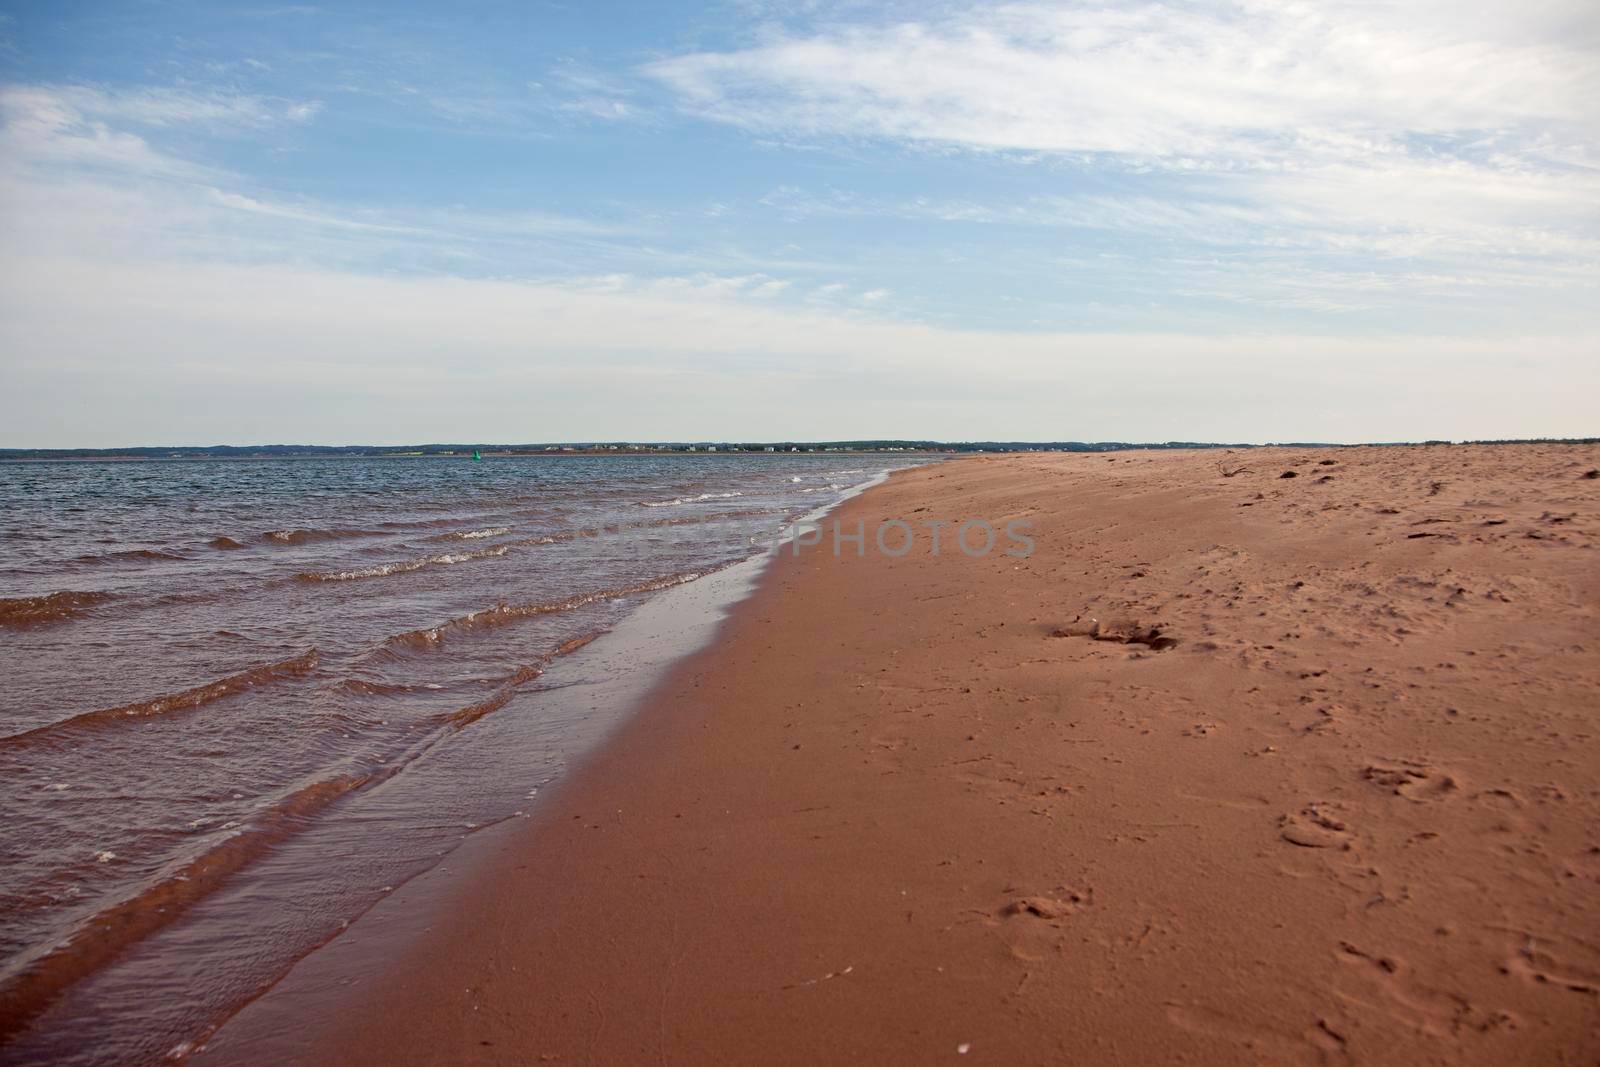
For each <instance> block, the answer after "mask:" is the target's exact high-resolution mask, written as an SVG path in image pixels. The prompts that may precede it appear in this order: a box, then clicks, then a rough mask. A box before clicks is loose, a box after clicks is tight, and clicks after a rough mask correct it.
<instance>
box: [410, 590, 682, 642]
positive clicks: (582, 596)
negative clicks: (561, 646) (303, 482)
mask: <svg viewBox="0 0 1600 1067" xmlns="http://www.w3.org/2000/svg"><path fill="white" fill-rule="evenodd" d="M701 573H702V572H700V571H683V572H680V573H677V574H665V575H661V576H660V577H657V578H649V579H646V580H645V581H642V582H635V583H633V584H632V585H625V586H617V587H614V588H610V589H597V590H595V591H594V592H591V593H576V594H574V595H572V596H569V597H564V598H562V599H561V600H546V601H539V602H535V603H531V604H496V605H494V606H493V607H488V608H484V609H482V610H481V611H474V612H472V613H471V614H468V615H462V616H459V617H457V618H454V619H450V620H449V621H447V622H442V623H440V624H439V625H437V626H430V627H428V628H427V629H425V630H410V631H407V632H406V633H402V634H395V635H394V636H393V637H390V638H387V639H386V640H385V641H384V642H383V645H384V647H386V648H389V649H391V650H393V649H407V648H432V647H434V646H435V645H437V644H438V643H439V642H440V641H442V640H444V638H445V637H446V636H447V635H449V634H462V633H471V632H472V631H474V630H481V629H490V628H493V627H496V626H504V625H506V624H507V623H512V622H516V621H518V620H520V619H530V618H535V617H537V616H540V615H554V614H556V613H558V612H563V611H573V610H576V609H577V608H581V607H584V606H586V605H589V604H598V603H600V602H601V601H605V600H615V599H617V598H618V597H623V596H633V595H636V594H638V593H653V592H657V591H658V590H662V589H670V588H671V587H672V586H675V585H683V584H684V583H685V582H692V581H694V580H695V579H696V578H698V577H700V575H701ZM585 643H587V642H585ZM575 647H576V646H575Z"/></svg>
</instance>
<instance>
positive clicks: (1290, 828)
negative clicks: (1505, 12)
mask: <svg viewBox="0 0 1600 1067" xmlns="http://www.w3.org/2000/svg"><path fill="white" fill-rule="evenodd" d="M1237 467H1245V468H1247V469H1246V470H1243V471H1239V472H1237V473H1232V474H1231V475H1230V476H1224V471H1233V470H1234V468H1237ZM1597 467H1600V448H1595V447H1590V446H1582V447H1580V446H1543V445H1526V446H1509V447H1433V448H1382V449H1371V448H1363V449H1346V450H1260V451H1251V452H1247V453H1238V454H1225V453H1221V452H1151V453H1119V454H1114V455H1022V456H1004V457H980V458H973V459H965V460H960V461H956V462H952V463H948V464H943V465H939V466H934V467H928V468H922V469H918V470H913V471H907V472H902V473H900V474H897V475H896V476H894V477H893V478H892V479H891V481H890V482H889V483H888V484H887V485H884V486H881V487H879V488H877V489H874V490H871V491H869V492H868V493H867V494H866V495H864V496H862V497H860V498H857V499H855V500H853V501H850V502H848V503H847V504H845V505H844V506H843V508H842V509H841V511H840V512H839V513H838V515H837V517H838V518H839V519H840V521H842V522H843V523H844V524H845V525H846V528H847V529H850V528H853V525H854V522H855V520H856V519H858V518H859V519H863V520H865V521H866V522H867V524H868V529H869V531H870V530H871V528H872V526H873V525H874V524H876V523H877V522H878V521H880V520H882V519H887V518H902V519H905V520H908V521H910V522H912V523H916V522H918V521H920V520H925V519H931V518H941V519H950V520H955V521H961V520H965V519H970V518H984V519H988V520H989V521H991V522H993V523H995V524H996V525H999V524H1002V523H1004V522H1005V521H1007V520H1009V519H1013V518H1019V517H1023V518H1027V519H1029V520H1031V522H1032V523H1033V527H1032V530H1031V531H1030V532H1031V534H1032V536H1033V537H1034V538H1035V540H1036V543H1037V549H1036V551H1035V552H1034V554H1033V555H1032V556H1031V557H1028V558H1016V557H1012V556H1007V555H1005V554H1004V553H1003V551H1001V549H1002V548H1004V547H1005V545H1004V543H1003V542H1002V544H1001V545H1000V546H998V547H997V549H996V551H994V552H992V553H991V554H990V555H988V556H987V557H985V558H982V559H972V558H968V557H966V556H963V555H962V554H960V553H959V552H956V551H952V549H951V546H950V543H949V541H948V540H946V542H945V544H944V546H943V551H942V552H941V554H940V555H939V556H937V557H934V556H932V555H930V554H929V551H928V548H929V543H928V539H927V537H926V536H922V537H919V539H918V541H917V544H916V547H915V549H914V550H913V551H912V552H911V553H910V554H908V555H907V556H905V557H904V558H898V559H896V558H888V557H885V556H883V555H880V554H878V553H876V552H873V551H869V552H868V554H867V555H865V556H863V557H857V556H856V555H854V552H853V549H852V548H851V547H850V546H848V545H847V546H846V552H845V554H844V555H842V556H838V557H836V556H835V555H833V553H832V552H831V551H830V550H829V546H828V545H827V544H826V542H825V543H824V545H823V546H822V547H821V548H820V549H818V548H813V549H809V550H807V551H805V552H804V553H802V554H800V555H799V556H798V557H797V558H791V557H790V556H788V555H787V554H785V555H784V556H783V557H781V558H780V559H779V560H778V561H777V563H776V564H775V566H774V567H773V569H772V570H770V571H769V572H768V574H767V576H766V578H765V579H764V581H763V583H762V585H761V587H760V589H759V590H758V591H757V592H756V593H755V595H754V596H753V597H752V598H751V599H749V600H748V601H746V602H745V603H743V604H742V605H741V606H740V607H739V609H738V610H737V611H736V613H735V615H734V617H733V619H732V620H731V622H730V624H729V625H727V626H726V627H725V629H724V631H723V634H722V637H721V639H720V640H719V641H718V642H717V644H716V645H715V646H714V647H712V648H710V649H709V650H707V651H705V652H703V653H700V654H698V655H696V656H695V657H693V658H691V659H690V660H688V661H686V662H685V663H684V664H683V665H681V666H680V667H679V668H678V669H676V670H675V672H674V673H672V674H671V675H670V676H669V677H668V679H667V680H666V681H665V682H664V683H663V685H662V686H661V687H660V688H658V689H657V690H656V692H655V693H654V694H653V695H652V696H651V697H650V698H649V699H648V700H647V702H646V704H645V706H644V707H643V709H642V710H641V711H640V713H639V714H638V715H637V716H636V717H635V718H634V719H633V720H632V721H631V722H630V723H629V724H628V725H627V726H625V727H624V728H622V729H621V730H620V731H619V733H618V734H617V735H615V737H614V738H613V739H612V740H611V741H610V742H609V743H608V744H607V745H606V746H605V747H604V748H603V749H602V750H600V751H599V753H598V754H596V755H595V756H593V757H592V758H591V759H590V761H589V762H588V764H587V765H586V766H585V767H583V768H582V769H581V770H580V771H579V772H578V773H577V774H575V775H574V776H573V777H572V778H571V779H570V780H569V781H568V782H566V783H565V784H564V785H562V786H561V787H560V789H559V790H558V791H557V792H556V793H555V794H553V795H550V796H548V797H542V798H541V801H542V803H541V804H540V805H539V806H538V807H537V808H536V809H535V810H534V811H533V812H532V813H531V817H530V818H528V819H526V820H523V821H519V822H518V823H517V824H516V825H515V826H514V827H512V828H506V829H504V830H503V832H499V833H498V834H497V835H496V836H495V837H493V838H492V839H487V838H486V839H485V841H484V843H483V845H482V847H481V848H480V850H479V853H478V854H477V855H476V856H474V857H472V858H471V860H470V862H468V861H466V860H463V861H462V862H459V863H454V862H453V863H452V864H451V865H450V866H451V868H452V870H451V871H447V872H443V873H442V874H440V875H439V876H437V877H433V878H430V879H429V880H428V882H429V885H430V886H431V890H430V892H431V893H432V895H433V898H434V899H433V904H432V906H431V910H430V911H429V912H428V913H427V915H426V918H425V919H424V918H419V917H418V916H419V915H420V914H421V912H419V911H418V910H417V909H418V908H420V907H421V904H420V903H419V902H417V901H415V900H414V901H412V902H411V904H409V905H408V902H407V900H406V898H405V894H397V895H396V898H394V899H392V900H391V901H389V902H388V903H387V904H386V905H384V906H382V907H381V908H380V909H379V911H380V912H385V913H386V914H388V915H389V916H390V917H391V918H394V917H395V916H397V915H398V916H401V917H404V916H405V915H406V914H408V913H407V912H406V909H407V908H408V907H411V909H412V910H411V912H410V913H409V915H410V917H411V919H412V920H413V921H412V925H413V926H414V927H415V931H414V933H413V934H412V935H410V936H401V935H399V934H396V935H395V936H393V937H391V938H380V939H378V940H379V941H380V942H383V944H381V945H379V946H378V947H369V948H368V949H367V952H368V958H367V964H368V972H369V973H366V974H364V975H362V976H361V977H360V980H359V981H357V982H355V983H354V984H352V985H350V986H349V987H347V989H346V990H345V992H343V993H341V994H339V995H338V996H337V997H336V998H335V1000H336V1001H337V1002H336V1003H335V1002H332V1001H324V1002H322V1003H321V1004H319V1005H318V1010H316V1011H313V1012H308V1013H296V1015H295V1017H296V1023H295V1024H294V1026H293V1030H294V1032H293V1033H292V1034H291V1033H285V1032H284V1031H285V1030H286V1029H287V1028H286V1027H285V1025H284V1024H282V1023H281V1022H273V1020H274V1019H281V1018H283V1013H282V1012H279V1013H277V1014H276V1015H274V1013H273V1011H272V1010H271V1007H270V1006H271V1004H272V1003H273V1000H274V998H273V996H270V995H269V997H268V998H266V999H265V1000H264V1001H262V1002H258V1004H257V1005H256V1006H255V1007H254V1008H252V1009H250V1010H247V1011H246V1012H245V1013H244V1014H243V1015H241V1016H240V1017H239V1018H238V1019H236V1020H235V1022H234V1023H233V1024H231V1025H230V1026H228V1027H225V1028H224V1029H223V1030H222V1031H221V1032H220V1033H219V1034H218V1035H217V1038H216V1040H215V1041H213V1043H212V1045H211V1046H210V1048H209V1049H208V1050H207V1054H206V1055H204V1056H202V1057H201V1059H202V1060H203V1061H211V1062H252V1061H254V1060H258V1059H263V1058H265V1057H267V1055H268V1050H269V1049H270V1050H271V1053H270V1055H271V1058H273V1059H280V1058H282V1057H284V1056H285V1055H288V1054H290V1053H298V1055H299V1057H300V1059H301V1060H302V1061H304V1062H343V1063H368V1062H370V1063H379V1062H383V1063H397V1062H398V1063H424V1062H452V1063H530V1062H547V1061H554V1062H561V1063H591V1062H634V1061H643V1060H653V1061H662V1062H755V1061H760V1062H796V1063H798V1062H817V1061H822V1062H839V1061H855V1060H860V1061H876V1062H906V1063H910V1062H926V1061H928V1060H934V1059H940V1058H944V1057H965V1058H966V1059H970V1060H971V1061H973V1062H977V1061H980V1060H981V1061H985V1062H1005V1063H1019V1062H1028V1063H1047V1062H1094V1063H1130V1064H1131V1063H1151V1062H1190V1063H1202V1062H1203V1063H1234V1062H1271V1063H1320V1062H1341V1061H1345V1060H1348V1061H1350V1062H1372V1063H1391V1062H1394V1063H1398V1062H1424V1063H1441V1062H1468V1063H1507V1062H1525V1063H1535V1062H1539V1063H1592V1062H1594V1060H1595V1058H1596V1056H1597V1055H1600V911H1597V909H1596V907H1595V904H1596V901H1597V900H1600V892H1597V890H1600V829H1597V828H1600V748H1597V736H1600V728H1597V725H1596V721H1595V720H1596V716H1597V715H1600V618H1597V611H1600V565H1597V564H1600V559H1597V555H1596V552H1595V550H1594V544H1595V533H1596V530H1597V529H1600V476H1596V477H1585V473H1586V472H1588V471H1591V470H1593V469H1594V468H1597ZM1290 471H1292V472H1294V474H1295V477H1292V478H1291V477H1285V476H1284V474H1285V472H1290ZM869 536H870V535H869ZM946 537H947V538H948V533H947V535H946ZM441 903H443V904H447V905H448V906H447V907H440V906H439V905H440V904H441ZM374 917H376V916H369V919H371V918H374ZM365 923H366V920H364V921H363V923H358V924H357V925H356V927H355V928H354V930H353V931H352V943H359V942H360V940H361V939H359V938H356V937H355V936H354V935H355V934H357V933H359V932H360V931H361V930H362V928H363V925H364V924H365ZM401 925H404V924H401ZM340 940H341V941H344V940H345V939H340ZM367 942H368V944H369V946H370V945H371V944H372V939H370V938H368V939H367ZM338 944H339V942H335V945H338ZM380 949H381V951H380ZM315 960H316V958H315V957H313V958H312V960H310V961H307V962H308V963H315ZM293 979H294V976H291V980H290V982H288V983H286V984H285V985H286V986H287V987H292V986H293ZM263 1027H266V1028H267V1029H263ZM274 1028H275V1029H274ZM263 1037H270V1038H272V1040H268V1041H262V1040H261V1039H262V1038H263Z"/></svg>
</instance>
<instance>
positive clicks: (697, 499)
mask: <svg viewBox="0 0 1600 1067" xmlns="http://www.w3.org/2000/svg"><path fill="white" fill-rule="evenodd" d="M736 496H744V494H743V493H701V494H700V495H699V496H680V497H677V498H676V499H673V500H655V501H649V500H647V501H645V502H644V506H645V507H647V508H675V507H679V506H681V505H683V504H699V503H701V502H703V501H706V500H732V499H733V498H734V497H736Z"/></svg>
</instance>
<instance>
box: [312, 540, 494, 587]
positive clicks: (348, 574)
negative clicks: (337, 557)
mask: <svg viewBox="0 0 1600 1067" xmlns="http://www.w3.org/2000/svg"><path fill="white" fill-rule="evenodd" d="M508 547H510V546H508V545H497V546H495V547H494V548H485V549H480V550H478V551H477V552H446V553H444V554H443V555H439V556H424V557H423V558H421V559H408V560H402V561H400V562H396V563H385V564H383V565H382V566H378V567H363V568H362V569H361V570H355V571H333V572H325V573H320V574H301V575H297V577H299V578H301V579H303V580H306V581H314V582H351V581H355V580H357V579H359V578H382V577H385V576H387V575H390V574H405V573H407V572H409V571H420V570H421V569H422V568H424V567H435V566H448V565H449V564H452V563H466V562H467V561H468V560H474V559H487V558H489V557H491V556H503V555H505V554H506V549H507V548H508Z"/></svg>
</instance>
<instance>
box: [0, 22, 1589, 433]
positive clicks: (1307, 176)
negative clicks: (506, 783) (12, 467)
mask: <svg viewBox="0 0 1600 1067" xmlns="http://www.w3.org/2000/svg"><path fill="white" fill-rule="evenodd" d="M1596 100H1600V6H1597V5H1595V4H1594V3H1593V0H1489V2H1485V3H1475V4H1464V3H1459V2H1439V0H1409V2H1404V3H1387V2H1384V0H1322V2H1316V3H1293V2H1290V3H1266V2H1257V0H1243V2H1220V0H1191V2H1185V3H1171V4H1147V3H1118V2H1116V0H1111V2H1102V3H1096V4H1075V3H1048V4H1046V3H1021V4H999V5H993V4H988V5H976V4H945V3H941V2H939V0H924V2H919V3H906V4H900V3H895V2H874V3H865V2H852V0H843V2H838V3H829V2H826V0H794V2H762V0H726V2H712V3H702V4H685V3H679V2H662V3H652V4H616V3H609V2H596V0H584V2H574V3H562V4H540V3H535V2H527V3H520V2H519V3H471V4H456V5H445V4H430V5H418V6H416V7H410V6H407V5H403V4H400V3H382V4H376V3H374V4H371V5H343V4H325V5H324V4H317V5H287V6H274V5H273V4H271V3H261V4H224V3H211V2H205V3H201V2H182V0H143V2H140V3H126V2H119V3H87V2H76V3H74V2H65V0H63V2H53V3H0V122H3V131H0V446H15V447H27V446H70V445H79V446H114V445H146V444H207V443H222V442H234V443H266V442H320V443H356V442H371V443H400V442H420V441H438V440H498V441H544V440H585V439H701V438H756V439H767V438H779V437H795V438H813V439H816V438H845V437H884V436H897V437H935V438H947V439H973V438H1007V439H1023V438H1025V439H1121V440H1166V439H1204V440H1229V441H1238V440H1253V441H1267V440H1307V439H1315V440H1326V441H1359V440H1393V439H1404V438H1412V439H1415V438H1425V437H1452V438H1463V437H1504V436H1536V435H1592V434H1596V433H1600V419H1597V418H1596V416H1595V415H1594V412H1595V411H1596V410H1600V405H1597V404H1596V403H1595V400H1594V397H1595V396H1596V395H1597V394H1600V333H1597V327H1600V310H1597V309H1600V107H1597V106H1596V104H1595V101H1596Z"/></svg>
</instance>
